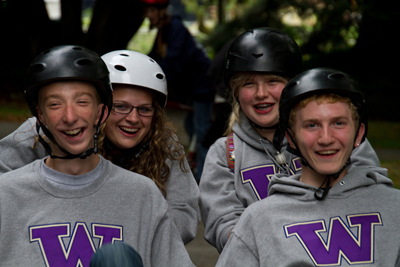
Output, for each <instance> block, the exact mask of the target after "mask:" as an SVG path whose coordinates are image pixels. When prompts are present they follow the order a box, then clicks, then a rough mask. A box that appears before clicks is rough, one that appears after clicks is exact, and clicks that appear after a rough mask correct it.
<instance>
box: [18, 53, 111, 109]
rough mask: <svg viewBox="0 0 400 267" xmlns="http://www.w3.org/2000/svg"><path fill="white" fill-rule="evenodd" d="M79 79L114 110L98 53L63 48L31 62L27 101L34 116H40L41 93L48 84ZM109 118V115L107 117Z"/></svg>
mask: <svg viewBox="0 0 400 267" xmlns="http://www.w3.org/2000/svg"><path fill="white" fill-rule="evenodd" d="M65 80H80V81H86V82H90V83H92V84H93V85H94V86H95V87H96V89H97V92H98V94H99V96H100V99H101V102H102V103H104V104H105V105H106V106H107V107H108V111H109V112H110V111H111V108H112V88H111V84H110V79H109V72H108V69H107V66H106V64H105V63H104V61H103V60H102V59H101V58H100V56H99V55H98V54H96V53H95V52H93V51H91V50H89V49H87V48H85V47H82V46H77V45H62V46H56V47H53V48H50V49H48V50H46V51H44V52H42V53H41V54H40V55H39V56H37V57H36V58H35V59H34V60H33V61H32V63H31V65H30V66H29V69H28V73H27V83H26V90H25V100H26V102H27V103H28V105H29V108H30V110H31V113H32V114H33V115H34V116H36V117H37V116H38V114H37V112H36V106H37V104H38V92H39V89H40V88H41V87H43V86H44V85H46V84H49V83H52V82H57V81H65ZM107 115H108V114H107Z"/></svg>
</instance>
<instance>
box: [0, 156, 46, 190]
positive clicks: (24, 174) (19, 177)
mask: <svg viewBox="0 0 400 267" xmlns="http://www.w3.org/2000/svg"><path fill="white" fill-rule="evenodd" d="M41 161H42V160H41V159H38V160H35V161H33V162H31V163H29V164H27V165H24V166H22V167H21V168H18V169H15V170H12V171H9V172H6V173H4V174H1V175H0V189H2V188H5V187H7V186H11V187H13V186H16V187H17V188H18V187H19V186H20V185H24V184H27V183H28V182H29V181H31V180H33V179H34V177H35V175H36V173H39V171H40V162H41Z"/></svg>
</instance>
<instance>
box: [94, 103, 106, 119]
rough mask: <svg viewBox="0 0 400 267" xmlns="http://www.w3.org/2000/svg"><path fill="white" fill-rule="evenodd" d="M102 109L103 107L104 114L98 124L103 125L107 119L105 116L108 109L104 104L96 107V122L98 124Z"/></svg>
mask: <svg viewBox="0 0 400 267" xmlns="http://www.w3.org/2000/svg"><path fill="white" fill-rule="evenodd" d="M103 107H104V114H103V117H102V118H101V122H100V124H102V123H104V122H105V121H106V119H107V114H108V107H107V106H106V105H104V104H100V105H99V106H98V107H97V117H96V122H98V121H99V119H100V116H101V113H102V112H103Z"/></svg>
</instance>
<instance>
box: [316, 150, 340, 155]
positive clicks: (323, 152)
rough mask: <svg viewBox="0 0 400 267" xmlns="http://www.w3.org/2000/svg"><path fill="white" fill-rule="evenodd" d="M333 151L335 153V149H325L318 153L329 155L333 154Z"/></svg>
mask: <svg viewBox="0 0 400 267" xmlns="http://www.w3.org/2000/svg"><path fill="white" fill-rule="evenodd" d="M335 153H336V150H327V151H320V152H318V154H321V155H330V154H335Z"/></svg>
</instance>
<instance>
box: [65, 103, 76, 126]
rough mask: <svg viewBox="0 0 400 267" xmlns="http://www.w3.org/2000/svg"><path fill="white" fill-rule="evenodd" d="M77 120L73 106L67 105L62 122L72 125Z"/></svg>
mask: <svg viewBox="0 0 400 267" xmlns="http://www.w3.org/2000/svg"><path fill="white" fill-rule="evenodd" d="M77 119H78V115H77V114H76V111H75V109H74V107H73V106H71V105H67V106H66V108H65V113H64V116H63V121H64V122H65V123H68V124H73V123H74V122H76V121H77Z"/></svg>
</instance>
